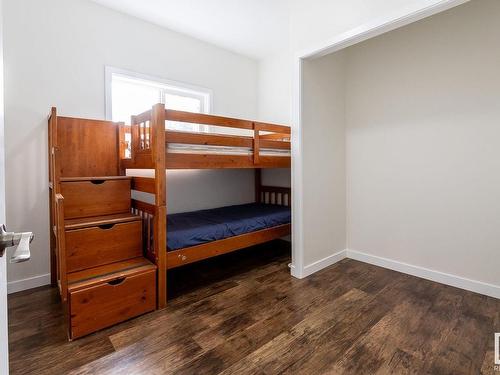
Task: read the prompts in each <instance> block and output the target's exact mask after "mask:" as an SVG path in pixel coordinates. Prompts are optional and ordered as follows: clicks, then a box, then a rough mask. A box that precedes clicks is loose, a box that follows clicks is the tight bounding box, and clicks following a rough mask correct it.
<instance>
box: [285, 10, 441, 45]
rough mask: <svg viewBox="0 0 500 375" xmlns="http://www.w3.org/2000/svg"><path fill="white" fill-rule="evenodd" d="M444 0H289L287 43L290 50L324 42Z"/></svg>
mask: <svg viewBox="0 0 500 375" xmlns="http://www.w3.org/2000/svg"><path fill="white" fill-rule="evenodd" d="M446 2H447V0H350V1H345V0H293V1H291V10H290V30H291V32H290V46H291V50H292V52H293V53H296V52H298V51H303V50H309V49H312V48H315V47H323V44H324V43H325V42H328V41H330V40H332V39H333V38H335V37H337V36H339V35H340V34H342V33H345V32H346V31H348V30H351V29H354V28H357V27H359V26H361V25H363V24H366V23H371V22H375V21H376V20H377V19H382V18H384V19H387V18H391V19H398V18H400V17H402V16H406V15H407V14H410V13H412V12H413V11H416V10H421V9H425V8H427V7H430V6H434V5H436V4H441V3H446Z"/></svg>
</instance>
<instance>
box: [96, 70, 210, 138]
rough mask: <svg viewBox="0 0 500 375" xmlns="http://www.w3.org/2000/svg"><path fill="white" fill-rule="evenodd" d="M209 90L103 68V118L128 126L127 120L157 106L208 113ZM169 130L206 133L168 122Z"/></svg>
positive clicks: (193, 126) (201, 128) (199, 128)
mask: <svg viewBox="0 0 500 375" xmlns="http://www.w3.org/2000/svg"><path fill="white" fill-rule="evenodd" d="M211 96H212V94H211V91H210V90H208V89H204V88H199V87H195V86H191V85H186V84H183V83H179V82H173V81H168V80H164V79H161V78H155V77H149V76H145V75H142V74H137V73H133V72H127V71H124V70H121V69H116V68H111V67H106V117H107V118H108V119H110V120H112V121H116V122H124V123H125V124H130V117H131V116H132V115H137V114H139V113H142V112H145V111H147V110H149V109H151V107H152V106H153V105H154V104H156V103H163V104H165V107H166V108H167V109H175V110H178V111H187V112H197V113H209V112H210V103H211ZM166 128H167V129H169V130H180V131H191V132H192V131H197V132H206V131H208V129H207V127H206V126H204V125H198V124H188V123H182V122H173V121H168V122H167V124H166Z"/></svg>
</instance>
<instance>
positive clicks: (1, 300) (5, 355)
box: [0, 0, 9, 375]
mask: <svg viewBox="0 0 500 375" xmlns="http://www.w3.org/2000/svg"><path fill="white" fill-rule="evenodd" d="M2 14H3V13H2V1H1V0H0V225H1V224H3V223H5V146H4V139H3V134H4V132H3V129H4V117H3V105H4V103H3V29H2V24H1V22H2V17H3V16H2ZM6 258H7V255H6V254H3V256H2V257H0V374H1V375H4V374H8V373H9V349H8V340H7V261H6Z"/></svg>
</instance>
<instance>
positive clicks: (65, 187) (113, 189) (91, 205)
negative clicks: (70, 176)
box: [61, 180, 131, 219]
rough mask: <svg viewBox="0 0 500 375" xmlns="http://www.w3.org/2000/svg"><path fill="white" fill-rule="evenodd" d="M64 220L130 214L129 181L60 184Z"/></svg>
mask: <svg viewBox="0 0 500 375" xmlns="http://www.w3.org/2000/svg"><path fill="white" fill-rule="evenodd" d="M61 194H62V195H63V197H64V218H65V219H74V218H78V217H91V216H101V215H112V214H119V213H124V212H130V204H131V197H130V180H98V181H77V182H62V183H61Z"/></svg>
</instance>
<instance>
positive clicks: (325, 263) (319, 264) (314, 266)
mask: <svg viewBox="0 0 500 375" xmlns="http://www.w3.org/2000/svg"><path fill="white" fill-rule="evenodd" d="M346 256H347V250H342V251H339V252H338V253H335V254H332V255H329V256H327V257H326V258H323V259H320V260H318V261H316V262H314V263H311V264H309V265H307V266H305V267H304V272H303V274H302V278H304V277H307V276H310V275H312V274H313V273H316V272H318V271H320V270H322V269H323V268H326V267H329V266H331V265H333V264H335V263H337V262H340V261H341V260H342V259H345V258H346Z"/></svg>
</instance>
